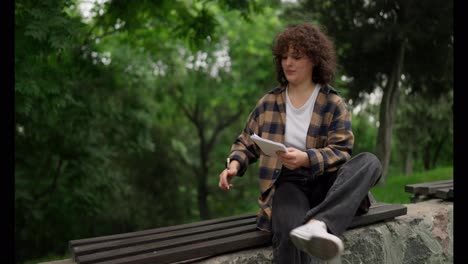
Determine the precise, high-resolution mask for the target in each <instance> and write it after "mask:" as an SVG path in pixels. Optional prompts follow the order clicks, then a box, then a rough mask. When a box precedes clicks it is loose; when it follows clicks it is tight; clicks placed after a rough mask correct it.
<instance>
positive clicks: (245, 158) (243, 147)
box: [229, 101, 261, 176]
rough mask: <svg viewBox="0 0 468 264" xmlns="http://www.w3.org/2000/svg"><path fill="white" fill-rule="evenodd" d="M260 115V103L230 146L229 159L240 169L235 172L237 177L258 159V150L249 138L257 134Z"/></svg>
mask: <svg viewBox="0 0 468 264" xmlns="http://www.w3.org/2000/svg"><path fill="white" fill-rule="evenodd" d="M260 115H261V101H260V102H259V103H258V104H257V106H256V107H255V109H254V110H253V111H252V112H251V113H250V114H249V117H248V119H247V123H246V125H245V127H244V130H243V131H242V133H241V134H240V135H239V136H238V137H237V138H236V139H235V140H234V143H233V144H232V146H231V153H230V155H229V158H230V159H231V160H237V161H239V163H240V166H241V167H240V169H239V171H238V172H237V175H238V176H243V175H244V173H245V172H246V170H247V167H248V165H249V164H252V163H254V162H256V161H257V160H258V158H259V157H260V153H261V152H260V149H259V147H258V146H257V145H256V144H255V143H254V141H253V140H252V139H251V138H250V135H252V134H253V133H256V134H258V133H259V124H258V120H259V116H260Z"/></svg>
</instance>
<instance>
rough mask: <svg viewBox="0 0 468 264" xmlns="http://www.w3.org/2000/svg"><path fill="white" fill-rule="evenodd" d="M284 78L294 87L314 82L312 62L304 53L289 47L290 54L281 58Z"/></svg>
mask: <svg viewBox="0 0 468 264" xmlns="http://www.w3.org/2000/svg"><path fill="white" fill-rule="evenodd" d="M281 66H282V67H283V72H284V76H286V79H287V80H288V82H289V83H290V84H292V85H300V84H302V83H307V82H312V68H313V67H314V64H313V63H312V60H311V59H309V57H307V55H305V54H304V53H301V52H297V51H295V50H294V49H293V48H291V47H289V49H288V52H287V53H286V54H283V57H282V58H281Z"/></svg>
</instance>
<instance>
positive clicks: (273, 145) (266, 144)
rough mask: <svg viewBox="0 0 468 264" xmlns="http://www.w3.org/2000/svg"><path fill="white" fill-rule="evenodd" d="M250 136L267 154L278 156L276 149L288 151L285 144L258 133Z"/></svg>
mask: <svg viewBox="0 0 468 264" xmlns="http://www.w3.org/2000/svg"><path fill="white" fill-rule="evenodd" d="M250 138H251V139H252V140H253V141H254V142H255V143H256V144H257V145H258V146H259V147H260V149H261V150H262V151H263V153H264V154H265V155H267V156H276V151H278V150H279V151H284V152H288V149H287V148H286V146H285V145H283V144H281V143H279V142H275V141H272V140H269V139H264V138H262V137H259V136H258V135H257V134H255V133H254V134H252V135H251V136H250Z"/></svg>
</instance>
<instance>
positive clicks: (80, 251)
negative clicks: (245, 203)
mask: <svg viewBox="0 0 468 264" xmlns="http://www.w3.org/2000/svg"><path fill="white" fill-rule="evenodd" d="M255 222H256V218H254V217H251V218H246V219H241V220H238V221H229V222H224V223H217V224H213V225H204V226H198V227H193V228H184V229H182V230H173V231H168V232H164V233H159V234H154V235H144V236H139V237H131V238H127V239H119V240H112V241H106V242H100V243H94V244H88V245H83V246H76V247H73V252H74V256H75V258H76V257H77V256H79V255H84V254H89V253H93V252H98V251H101V250H109V249H114V248H121V247H126V246H134V245H141V244H145V243H150V242H156V241H161V240H167V239H172V238H178V237H184V236H191V235H196V234H201V233H206V232H210V231H216V230H222V229H226V228H232V227H238V226H243V225H250V224H255Z"/></svg>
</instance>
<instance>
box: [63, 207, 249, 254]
mask: <svg viewBox="0 0 468 264" xmlns="http://www.w3.org/2000/svg"><path fill="white" fill-rule="evenodd" d="M252 217H256V214H255V213H249V214H243V215H238V216H229V217H223V218H217V219H211V220H204V221H199V222H195V223H188V224H181V225H176V226H169V227H160V228H153V229H147V230H142V231H136V232H127V233H122V234H116V235H108V236H99V237H92V238H83V239H75V240H70V242H69V247H70V248H72V247H75V246H80V245H86V244H93V243H96V242H104V241H111V240H117V239H123V238H130V237H138V236H144V235H150V234H158V233H163V232H169V231H173V230H181V229H186V228H192V227H198V226H205V225H211V224H217V223H224V222H229V221H237V220H241V219H245V218H252Z"/></svg>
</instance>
